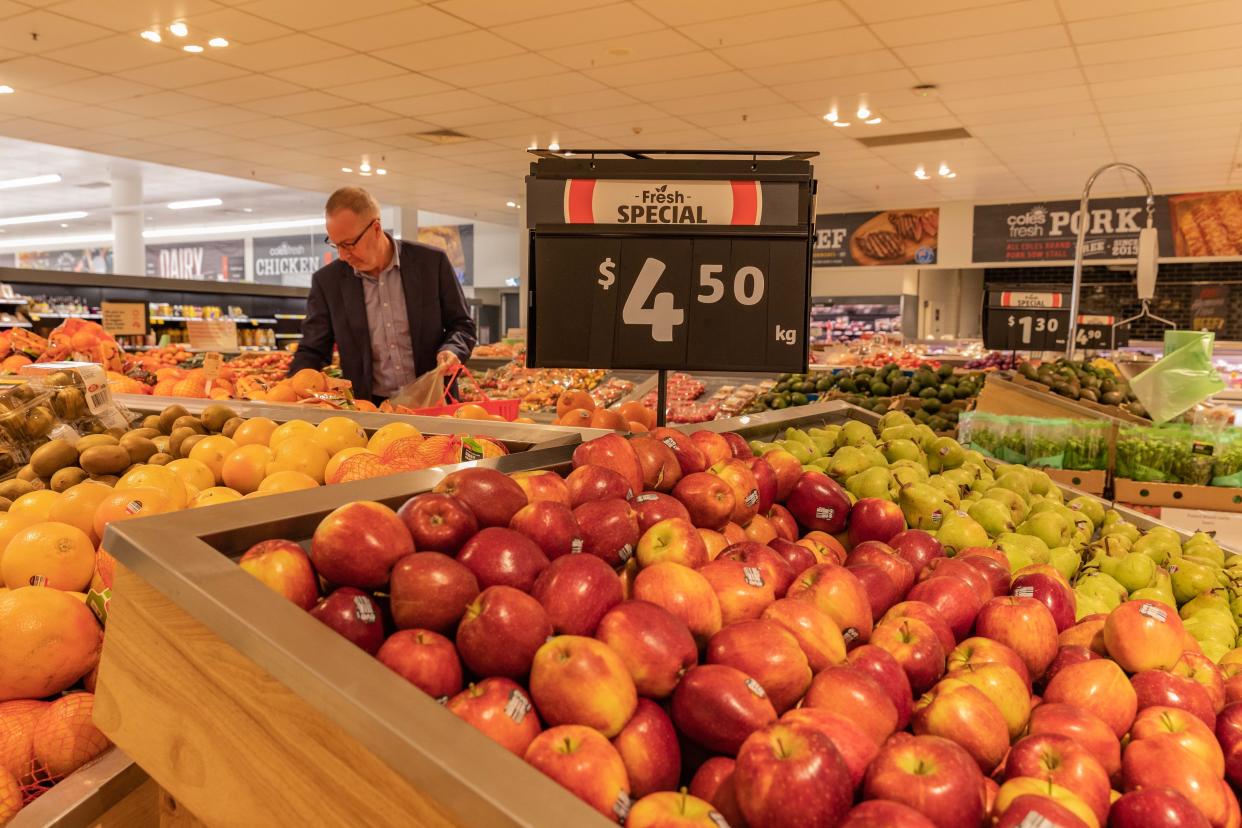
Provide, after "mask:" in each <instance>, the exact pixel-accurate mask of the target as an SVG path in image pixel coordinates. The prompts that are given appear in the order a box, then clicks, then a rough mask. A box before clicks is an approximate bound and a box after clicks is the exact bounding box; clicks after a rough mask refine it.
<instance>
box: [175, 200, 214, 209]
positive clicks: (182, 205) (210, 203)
mask: <svg viewBox="0 0 1242 828" xmlns="http://www.w3.org/2000/svg"><path fill="white" fill-rule="evenodd" d="M223 203H224V202H223V201H221V200H220V199H218V198H192V199H189V200H188V201H170V202H168V209H169V210H190V209H193V208H195V207H219V206H220V205H221V204H223Z"/></svg>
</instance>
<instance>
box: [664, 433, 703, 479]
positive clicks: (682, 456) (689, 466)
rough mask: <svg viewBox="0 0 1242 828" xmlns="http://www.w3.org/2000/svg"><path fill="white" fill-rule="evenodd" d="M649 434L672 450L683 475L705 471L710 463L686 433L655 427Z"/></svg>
mask: <svg viewBox="0 0 1242 828" xmlns="http://www.w3.org/2000/svg"><path fill="white" fill-rule="evenodd" d="M651 436H652V437H655V438H656V439H657V440H659V441H661V442H662V443H664V445H666V446H668V447H669V449H671V450H672V452H673V456H674V457H676V458H677V463H678V465H680V466H681V474H682V476H683V477H684V476H686V475H688V474H695V473H696V472H701V471H706V470H707V467H708V466H709V465H710V464H709V463H708V462H707V458H706V457H705V456H704V455H703V451H702V449H700V448H699V446H698V444H696V443H695V442H694V440H692V439H690V436H689V435H688V434H683V433H681V432H680V431H678V430H677V429H674V428H657V429H655V430H654V431H652V432H651Z"/></svg>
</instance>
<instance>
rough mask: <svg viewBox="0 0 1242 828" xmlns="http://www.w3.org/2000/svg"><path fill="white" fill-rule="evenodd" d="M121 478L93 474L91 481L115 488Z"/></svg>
mask: <svg viewBox="0 0 1242 828" xmlns="http://www.w3.org/2000/svg"><path fill="white" fill-rule="evenodd" d="M120 479H121V478H119V477H117V476H116V475H115V474H92V475H91V480H93V481H95V482H96V483H102V484H103V485H105V486H115V485H116V484H117V482H118V481H119V480H120Z"/></svg>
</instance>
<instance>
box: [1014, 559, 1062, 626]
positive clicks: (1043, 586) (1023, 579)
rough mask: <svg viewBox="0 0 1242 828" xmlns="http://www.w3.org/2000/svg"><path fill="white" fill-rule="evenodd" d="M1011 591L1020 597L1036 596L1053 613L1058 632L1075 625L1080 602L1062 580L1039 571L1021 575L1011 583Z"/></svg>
mask: <svg viewBox="0 0 1242 828" xmlns="http://www.w3.org/2000/svg"><path fill="white" fill-rule="evenodd" d="M1010 593H1011V594H1012V595H1015V596H1017V597H1019V598H1034V599H1035V600H1036V601H1038V602H1040V603H1041V604H1043V605H1044V606H1045V607H1047V608H1048V611H1049V612H1050V613H1052V620H1053V621H1054V622H1055V623H1056V625H1057V633H1061V632H1063V631H1064V630H1068V629H1069V628H1070V627H1072V626H1074V616H1075V614H1076V612H1077V609H1078V602H1077V601H1076V600H1074V592H1073V590H1071V589H1070V588H1069V587H1067V586H1066V585H1065V584H1063V583H1062V582H1061V581H1059V580H1057V579H1055V578H1052V577H1049V576H1048V575H1043V574H1040V573H1037V572H1032V573H1028V574H1026V575H1019V576H1018V577H1017V578H1014V579H1013V583H1012V584H1011V585H1010Z"/></svg>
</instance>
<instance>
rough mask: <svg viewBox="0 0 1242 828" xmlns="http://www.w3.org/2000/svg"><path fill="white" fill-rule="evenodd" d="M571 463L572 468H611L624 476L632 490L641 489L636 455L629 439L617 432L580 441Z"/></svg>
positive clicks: (637, 490) (641, 478) (639, 467)
mask: <svg viewBox="0 0 1242 828" xmlns="http://www.w3.org/2000/svg"><path fill="white" fill-rule="evenodd" d="M573 463H574V468H578V467H579V466H603V467H604V468H607V469H612V470H613V471H615V472H616V473H617V474H619V475H621V476H622V477H624V478H625V482H626V483H628V484H629V485H630V489H631V490H632V491H633V492H635V493H638V492H641V491H642V490H643V470H642V466H640V465H639V462H638V455H637V454H636V453H635V451H634V448H633V447H632V446H631V445H630V441H629V440H627V439H625V438H624V437H622V436H621V435H619V434H606V435H604V436H603V437H596V438H595V439H594V440H588V441H586V442H585V443H582V444H581V445H579V446H578V447H577V448H576V449H574V459H573Z"/></svg>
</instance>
